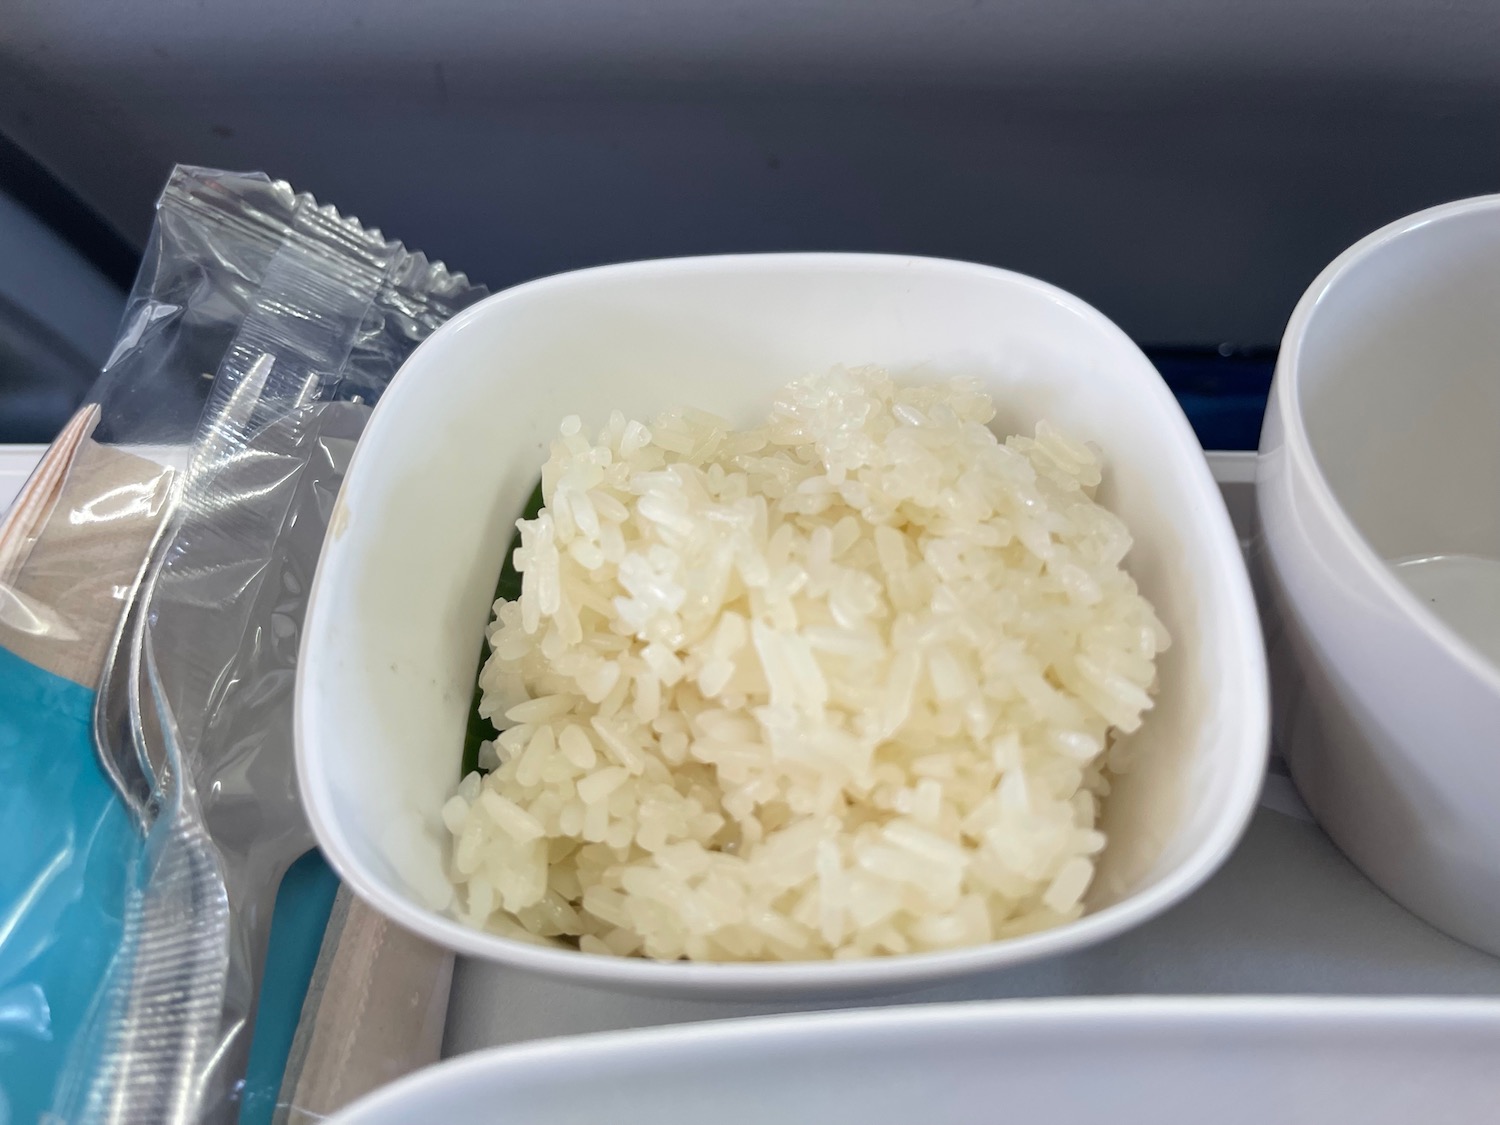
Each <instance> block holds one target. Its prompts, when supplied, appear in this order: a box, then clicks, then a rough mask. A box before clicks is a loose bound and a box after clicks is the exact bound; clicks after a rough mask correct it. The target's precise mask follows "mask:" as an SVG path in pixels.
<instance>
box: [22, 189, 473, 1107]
mask: <svg viewBox="0 0 1500 1125" xmlns="http://www.w3.org/2000/svg"><path fill="white" fill-rule="evenodd" d="M482 294H483V290H481V289H478V288H477V287H474V286H472V285H470V284H469V282H468V281H467V280H466V279H465V278H464V277H463V276H462V275H460V274H453V273H450V272H449V271H448V270H447V269H446V268H444V267H443V266H442V265H441V264H439V263H433V262H430V261H428V260H427V259H426V258H425V257H423V256H422V255H420V254H416V253H412V252H409V251H407V250H406V249H405V248H404V247H403V246H401V244H399V243H396V242H392V241H389V240H387V239H385V238H384V237H383V236H382V235H381V234H380V233H379V232H378V231H369V230H366V229H364V228H363V227H362V226H360V224H359V223H358V222H357V221H355V220H352V219H346V218H343V217H341V216H340V215H339V214H338V213H337V212H336V211H334V210H333V209H332V208H330V207H325V206H319V205H318V204H317V203H316V201H314V200H313V199H311V198H310V197H307V196H299V195H296V194H295V193H293V191H292V190H291V189H290V188H289V187H288V186H287V185H286V184H283V183H278V182H274V181H271V180H269V179H268V178H266V177H264V176H260V175H245V174H235V173H222V172H213V171H208V170H204V169H195V168H179V169H177V170H176V171H175V172H174V173H173V176H172V178H171V180H170V182H169V184H168V186H167V188H166V191H165V192H164V194H163V196H162V198H161V201H160V203H159V205H158V215H157V224H156V227H155V229H154V231H153V236H152V240H151V244H150V247H149V249H148V252H147V255H146V258H145V261H144V263H143V266H142V270H141V273H140V276H139V279H138V281H137V284H136V287H135V291H134V292H133V293H132V295H131V298H130V301H129V303H128V305H127V310H126V315H125V318H124V322H123V325H122V328H121V332H120V337H119V341H118V343H117V345H116V347H115V349H114V352H113V354H112V355H111V357H110V359H109V361H108V363H107V365H106V367H105V371H104V373H103V375H102V376H101V378H100V380H99V382H98V384H97V386H96V388H95V391H94V394H93V395H92V396H91V403H90V404H89V405H88V406H87V407H85V409H84V410H83V411H81V412H80V414H79V415H78V416H77V417H76V418H75V420H74V423H73V424H72V425H71V426H70V429H69V431H68V433H67V434H66V435H65V437H64V438H63V439H60V440H59V443H58V445H57V446H55V447H54V449H53V450H52V452H51V454H50V455H49V458H48V460H47V463H46V465H45V466H44V469H43V470H41V471H39V474H38V476H37V477H36V478H34V479H33V481H32V483H31V484H30V485H29V486H28V488H27V490H26V492H25V493H24V494H23V496H22V498H21V501H20V502H19V504H18V507H17V508H16V510H15V511H14V512H13V513H12V515H11V517H10V518H9V519H8V520H7V522H6V524H5V526H4V527H3V528H0V661H4V662H5V663H4V664H0V817H4V818H5V820H6V822H7V823H10V824H12V825H15V827H10V828H7V829H5V830H4V831H5V835H4V837H3V838H0V845H3V850H4V851H6V852H7V853H8V858H5V859H4V860H3V861H0V905H3V906H4V907H5V909H6V911H7V914H6V917H7V924H6V925H5V926H0V1123H4V1122H8V1121H17V1122H20V1121H28V1120H36V1119H38V1117H40V1118H41V1119H43V1120H52V1121H62V1122H69V1123H74V1122H77V1123H92V1122H112V1123H126V1122H129V1123H136V1122H139V1123H141V1125H146V1123H151V1125H158V1123H164V1125H188V1123H190V1122H233V1121H236V1120H241V1119H244V1118H242V1109H244V1105H243V1102H244V1100H245V1092H246V1087H245V1074H246V1068H247V1064H248V1060H249V1057H250V1047H251V1040H252V1034H253V1029H254V1021H255V1013H256V1003H257V998H258V996H259V994H260V981H261V977H262V971H263V967H264V961H265V956H266V947H267V941H268V938H269V933H270V923H271V916H272V910H273V906H274V904H275V900H276V892H277V888H278V886H279V885H280V883H281V879H282V876H283V874H284V873H285V872H286V870H287V868H288V866H289V865H290V864H291V863H293V861H295V860H296V859H297V858H298V857H299V856H300V855H302V854H303V853H304V852H305V851H306V850H307V849H308V848H310V847H311V846H312V838H311V834H310V831H309V830H308V827H307V824H306V820H305V818H304V816H303V814H302V810H301V807H300V804H299V801H298V795H297V785H296V777H295V770H294V767H293V761H292V732H291V709H292V689H293V682H294V668H295V661H296V653H297V647H298V642H299V639H300V631H301V622H302V613H303V608H304V603H305V597H306V593H307V590H308V588H309V587H310V585H311V580H312V575H313V569H314V567H315V566H316V562H317V556H318V551H319V549H320V547H321V544H322V540H323V535H324V532H325V530H326V528H327V525H328V520H329V517H330V514H331V513H332V510H333V504H334V500H335V498H336V495H337V492H338V488H339V485H340V483H341V481H342V476H343V472H344V468H345V466H346V465H347V463H348V459H349V456H350V454H351V453H352V450H353V448H354V444H355V442H356V441H357V439H358V437H359V434H360V431H361V430H362V428H363V425H364V422H365V419H366V417H367V416H368V412H369V409H370V407H371V406H372V405H373V404H374V402H375V401H376V400H377V399H378V397H379V395H380V393H381V392H382V391H383V389H384V388H385V386H386V384H387V383H388V382H389V380H390V379H391V377H392V376H393V375H394V374H395V372H396V370H397V369H398V368H399V367H400V365H401V363H402V362H403V361H404V360H405V358H406V356H407V355H408V354H409V353H410V352H411V350H412V349H413V348H414V347H415V346H416V345H417V344H418V343H420V341H421V340H422V339H424V338H425V337H426V336H427V335H428V334H430V333H431V331H432V330H433V329H434V328H436V327H437V326H438V325H439V324H441V323H442V322H443V321H444V320H446V319H447V318H448V317H449V316H451V315H452V314H453V313H454V312H455V311H457V310H458V309H459V308H461V307H463V306H464V305H466V304H468V303H470V302H471V301H472V300H474V299H475V298H477V297H478V296H481V295H482ZM96 688H97V690H95V689H96ZM25 825H30V826H31V827H32V828H34V829H35V830H34V831H30V832H29V833H28V831H27V830H26V827H25ZM340 917H343V915H340ZM326 945H327V943H326V942H325V946H326ZM372 948H373V947H372ZM328 952H329V951H328V950H327V949H325V953H328ZM375 953H378V950H375V951H374V952H372V954H371V955H372V956H373V955H375ZM411 957H419V958H420V957H426V958H427V959H426V960H424V961H422V962H421V966H422V968H421V971H419V972H417V973H416V975H415V977H414V978H413V979H415V980H417V981H418V987H420V985H421V982H423V981H426V980H427V979H428V978H429V977H430V979H431V985H432V987H431V989H430V996H429V997H428V1002H429V1006H431V1007H437V1008H438V1009H439V1010H438V1011H437V1012H436V1015H434V1014H433V1013H431V1012H429V1013H427V1014H426V1015H425V1016H422V1015H421V1013H419V1014H418V1015H419V1018H417V1019H415V1020H412V1021H411V1022H412V1024H413V1025H422V1026H424V1027H430V1026H432V1025H433V1024H434V1022H436V1026H438V1027H440V1026H441V1010H440V1006H441V1005H443V1004H444V1003H445V999H446V978H445V976H444V975H443V974H444V972H445V971H446V968H447V966H445V963H444V959H442V958H441V957H439V956H436V955H431V954H427V953H424V952H422V951H417V952H416V953H413V954H410V956H409V957H408V960H410V959H411ZM346 960H347V958H346ZM429 963H430V965H431V969H430V972H429V971H428V969H427V966H428V965H429ZM407 967H408V969H410V968H411V966H410V965H408V966H407ZM424 973H425V974H427V975H425V976H424V975H423V974H424ZM355 975H356V976H357V975H358V974H357V973H356V974H355ZM309 1003H311V1001H309ZM408 1019H410V1017H408ZM304 1020H305V1022H306V1012H305V1013H304ZM389 1071H390V1067H389V1066H387V1067H386V1076H389ZM304 1077H305V1076H304ZM353 1092H355V1093H357V1092H358V1091H357V1090H355V1091H353ZM323 1108H326V1107H323V1106H319V1107H317V1109H316V1110H315V1109H313V1108H310V1107H298V1106H297V1105H296V1104H294V1103H293V1102H290V1101H285V1100H284V1101H283V1104H281V1105H279V1106H278V1107H277V1109H276V1113H277V1115H278V1117H279V1118H280V1119H287V1120H297V1119H303V1120H306V1119H309V1118H311V1117H314V1116H316V1115H317V1113H320V1112H321V1111H322V1109H323ZM246 1116H248V1115H246Z"/></svg>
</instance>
